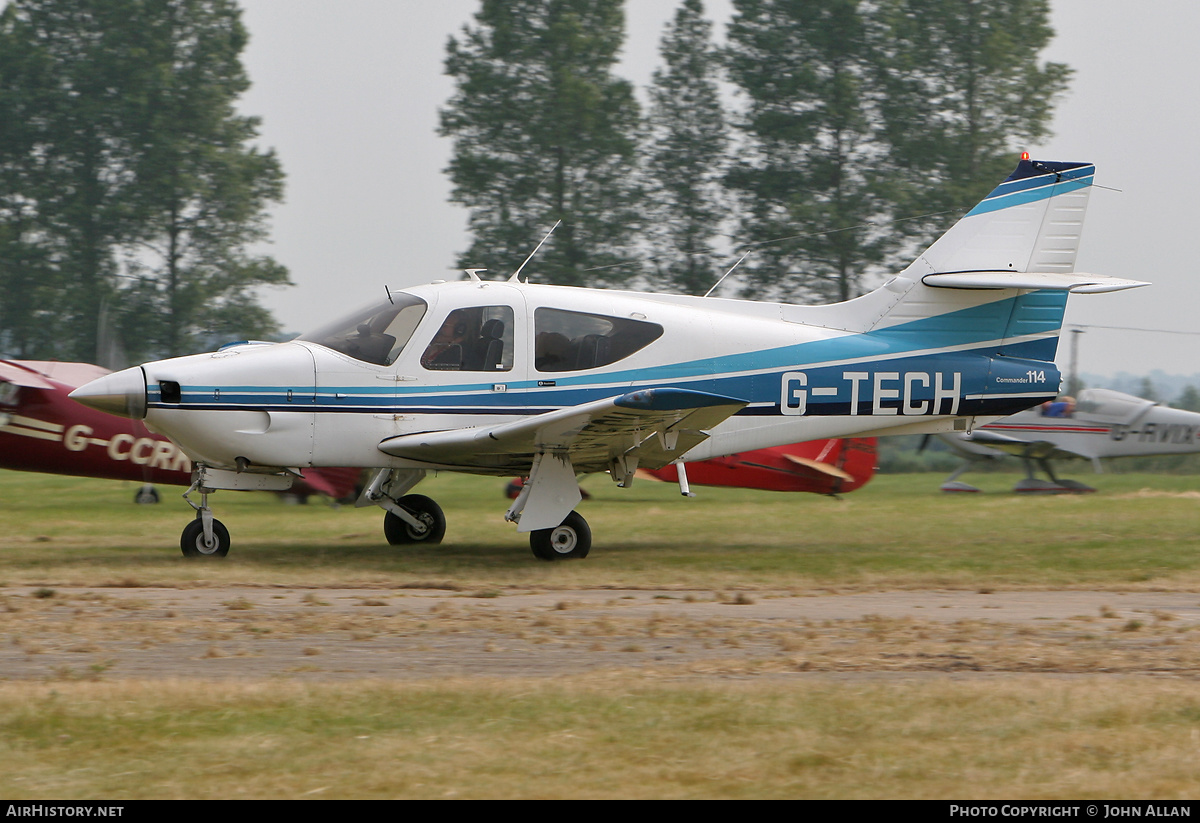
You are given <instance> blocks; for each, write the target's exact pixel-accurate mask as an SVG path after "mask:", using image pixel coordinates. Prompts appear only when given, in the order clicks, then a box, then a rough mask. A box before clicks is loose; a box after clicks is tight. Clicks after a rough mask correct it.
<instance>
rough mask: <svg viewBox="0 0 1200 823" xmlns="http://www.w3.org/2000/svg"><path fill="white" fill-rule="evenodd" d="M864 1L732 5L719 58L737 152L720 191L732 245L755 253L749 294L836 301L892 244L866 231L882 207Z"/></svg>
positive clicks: (881, 152) (768, 0) (738, 1)
mask: <svg viewBox="0 0 1200 823" xmlns="http://www.w3.org/2000/svg"><path fill="white" fill-rule="evenodd" d="M864 6H866V4H864V3H861V2H856V0H734V9H735V12H734V18H733V21H732V23H731V24H730V27H729V32H728V36H729V43H728V46H727V62H728V67H729V75H730V79H731V80H732V81H733V83H734V84H735V85H736V87H737V90H738V92H739V93H740V95H741V97H742V99H743V101H744V109H743V112H742V114H741V117H740V121H739V122H738V126H739V128H740V130H741V132H742V136H743V140H744V143H745V148H744V150H743V152H742V154H741V159H740V161H739V162H738V163H736V164H735V165H734V167H733V168H732V169H731V171H730V173H729V175H728V184H729V186H730V187H731V189H732V190H733V191H735V192H736V193H737V195H738V197H739V199H740V201H741V203H742V211H743V222H742V227H741V231H740V233H739V235H738V239H739V240H740V241H741V242H742V243H744V244H746V245H747V246H749V247H751V248H753V249H754V251H753V253H752V255H751V257H750V258H749V259H747V262H746V264H745V266H746V269H747V270H748V272H749V276H748V277H746V278H745V283H746V285H745V286H744V292H745V294H746V295H747V296H754V297H763V296H774V297H779V298H794V297H798V296H803V297H806V298H825V299H840V300H846V299H848V298H850V297H851V296H853V295H854V294H856V293H857V291H858V289H859V285H860V282H861V280H862V278H863V276H864V274H865V273H866V271H867V269H868V268H869V267H870V266H872V265H874V264H878V263H879V262H880V261H882V260H883V259H884V256H885V255H886V253H887V252H888V250H889V249H890V241H891V236H890V235H889V234H887V233H885V232H880V231H878V230H871V229H869V228H865V227H867V226H868V225H869V224H871V223H872V222H878V221H880V220H882V219H886V217H887V216H889V214H890V212H889V208H888V207H889V205H890V204H889V202H888V201H887V199H886V190H885V186H886V181H887V179H888V172H889V165H888V159H889V155H888V151H887V149H888V146H887V144H886V143H885V142H884V140H883V139H882V135H881V134H880V115H879V97H880V90H879V88H878V84H877V83H876V76H875V73H874V72H873V71H872V67H873V63H872V61H873V60H874V58H875V55H874V52H873V44H872V41H871V38H870V28H869V25H868V22H869V21H868V20H867V19H866V18H865V15H864ZM831 229H832V230H836V231H829V230H831ZM784 238H787V239H784Z"/></svg>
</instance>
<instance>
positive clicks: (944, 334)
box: [874, 160, 1146, 362]
mask: <svg viewBox="0 0 1200 823" xmlns="http://www.w3.org/2000/svg"><path fill="white" fill-rule="evenodd" d="M1095 173H1096V167H1095V166H1094V165H1092V164H1091V163H1054V162H1038V161H1034V160H1022V161H1021V162H1020V164H1018V166H1017V168H1016V170H1015V171H1014V172H1013V173H1012V174H1011V175H1010V176H1009V178H1008V179H1007V180H1005V181H1004V182H1003V183H1001V184H1000V185H999V186H997V187H996V188H995V189H994V190H993V191H992V193H991V194H989V195H988V196H987V197H985V198H984V199H983V200H982V201H981V202H980V203H979V205H977V206H976V207H975V208H973V209H971V211H970V212H968V213H967V215H966V216H965V217H963V218H962V219H961V220H959V221H958V223H956V224H955V225H954V226H953V227H951V229H950V230H949V231H948V232H946V234H944V235H942V237H940V238H939V239H938V240H937V241H935V242H934V243H933V245H931V246H930V247H929V248H928V249H927V250H926V251H925V252H924V254H922V255H921V256H920V257H918V258H917V259H916V260H915V261H913V263H912V264H911V265H910V266H909V267H908V268H906V269H905V270H904V272H903V273H902V274H901V276H900V277H897V278H895V280H894V281H893V282H892V283H890V284H889V285H888V286H887V289H888V290H890V291H892V292H893V293H895V297H894V298H893V300H894V302H892V304H891V306H890V307H889V308H888V309H887V310H886V311H885V312H883V315H882V316H881V317H880V318H879V320H878V322H877V323H876V324H875V326H874V329H875V330H877V331H884V332H885V333H887V332H891V333H893V334H896V335H898V336H908V335H923V336H925V337H926V338H928V339H930V340H931V341H937V342H938V343H940V344H941V345H945V346H959V347H963V346H964V345H965V346H967V347H975V346H981V347H983V348H986V349H989V350H991V351H993V352H994V353H996V354H999V355H1002V356H1011V357H1023V358H1029V359H1033V360H1039V361H1047V362H1048V361H1053V360H1054V356H1055V353H1056V349H1057V346H1058V333H1059V330H1060V329H1061V327H1062V319H1063V314H1064V313H1065V311H1066V303H1067V293H1068V292H1099V291H1115V290H1117V289H1126V288H1132V287H1134V286H1144V285H1146V284H1145V283H1142V282H1140V281H1136V280H1122V279H1118V278H1114V277H1105V276H1103V275H1092V274H1082V273H1078V272H1075V259H1076V256H1077V255H1078V252H1079V240H1080V236H1081V235H1082V233H1083V219H1084V214H1085V212H1086V210H1087V201H1088V193H1089V189H1090V187H1091V185H1092V179H1093V177H1094V176H1095Z"/></svg>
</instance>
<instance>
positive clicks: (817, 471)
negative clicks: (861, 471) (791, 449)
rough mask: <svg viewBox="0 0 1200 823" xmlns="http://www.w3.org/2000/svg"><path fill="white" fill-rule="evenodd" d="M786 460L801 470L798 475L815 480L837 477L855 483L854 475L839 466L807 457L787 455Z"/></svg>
mask: <svg viewBox="0 0 1200 823" xmlns="http://www.w3.org/2000/svg"><path fill="white" fill-rule="evenodd" d="M784 459H786V460H787V461H788V462H789V463H793V464H795V465H796V467H797V468H799V469H801V471H798V472H797V474H804V475H807V476H809V477H813V478H826V477H836V478H837V479H838V480H845V481H846V482H847V483H851V482H853V481H854V475H852V474H850V473H849V472H845V471H842V470H841V469H839V468H838V467H837V466H831V465H830V464H828V463H822V462H821V461H820V460H810V459H809V458H807V457H797V456H796V455H794V454H785V455H784Z"/></svg>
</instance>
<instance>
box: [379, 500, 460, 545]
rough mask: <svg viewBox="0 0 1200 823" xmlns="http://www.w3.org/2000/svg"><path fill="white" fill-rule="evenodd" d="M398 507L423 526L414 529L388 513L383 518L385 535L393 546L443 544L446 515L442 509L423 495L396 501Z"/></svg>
mask: <svg viewBox="0 0 1200 823" xmlns="http://www.w3.org/2000/svg"><path fill="white" fill-rule="evenodd" d="M396 505H398V506H399V507H400V508H402V509H404V510H405V511H406V512H408V513H409V514H411V515H412V516H413V517H415V518H416V519H417V520H419V521H420V522H421V524H422V528H419V529H418V528H414V527H413V526H411V525H409V524H408V523H405V522H404V521H403V520H401V519H400V518H399V517H397V516H396V515H394V514H392V513H391V512H388V513H387V514H385V515H384V516H383V535H384V537H386V538H387V542H388V543H390V544H391V545H393V546H403V545H406V544H408V543H441V542H442V538H443V537H445V536H446V515H445V514H443V513H442V507H441V506H439V505H438V504H437V503H435V502H433V501H432V500H430V499H429V498H428V497H426V496H425V495H423V494H407V495H405V496H404V497H401V498H400V499H399V500H397V501H396Z"/></svg>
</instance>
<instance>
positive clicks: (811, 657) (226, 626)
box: [0, 586, 1200, 680]
mask: <svg viewBox="0 0 1200 823" xmlns="http://www.w3.org/2000/svg"><path fill="white" fill-rule="evenodd" d="M1197 632H1200V594H1196V593H1180V592H1145V591H1129V592H1114V591H1035V592H1011V591H997V592H991V593H984V592H962V591H941V590H939V591H898V592H866V593H851V594H804V595H799V594H793V593H785V592H753V593H732V594H714V593H712V592H688V591H640V590H639V591H613V590H577V591H553V592H550V591H475V592H464V591H435V590H428V589H401V590H395V589H307V588H287V587H284V588H277V587H262V588H258V587H240V586H227V587H214V588H195V589H174V588H57V589H46V588H41V589H39V588H32V587H27V588H18V587H12V588H6V589H3V590H0V679H4V680H53V679H122V678H143V679H145V678H160V677H161V678H180V677H182V678H213V679H261V678H287V679H300V680H339V679H359V678H382V679H434V678H446V677H462V676H487V677H555V676H562V675H570V674H581V673H587V672H595V671H602V670H618V669H636V670H638V671H641V672H644V673H647V674H661V675H663V676H667V677H699V678H706V677H729V676H749V675H756V674H770V675H777V674H784V673H801V672H828V673H856V674H860V675H861V674H907V675H911V674H915V673H930V674H932V673H956V674H970V673H985V674H986V673H1009V672H1013V673H1015V672H1021V673H1044V674H1078V673H1111V674H1147V673H1149V674H1156V675H1161V676H1174V677H1185V678H1196V677H1197V676H1198V675H1200V643H1196V642H1195V641H1196V639H1197V637H1198V635H1197Z"/></svg>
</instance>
